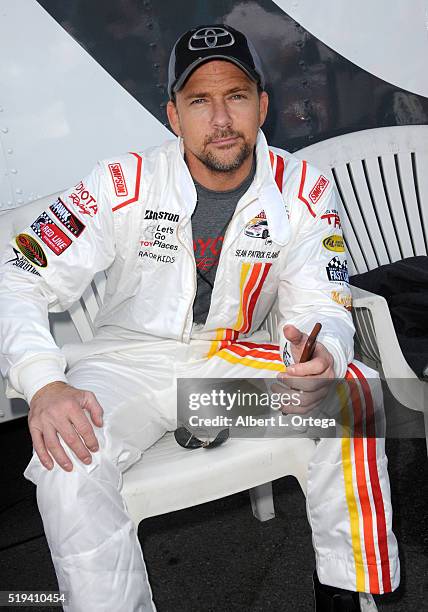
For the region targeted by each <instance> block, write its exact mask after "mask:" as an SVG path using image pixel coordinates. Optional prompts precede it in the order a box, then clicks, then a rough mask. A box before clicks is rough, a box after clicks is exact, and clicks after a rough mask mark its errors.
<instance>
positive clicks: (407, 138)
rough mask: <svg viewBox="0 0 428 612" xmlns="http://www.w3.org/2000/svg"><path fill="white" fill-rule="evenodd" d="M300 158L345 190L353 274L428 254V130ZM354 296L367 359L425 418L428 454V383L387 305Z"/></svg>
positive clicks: (321, 149) (364, 136) (366, 138)
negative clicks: (408, 356)
mask: <svg viewBox="0 0 428 612" xmlns="http://www.w3.org/2000/svg"><path fill="white" fill-rule="evenodd" d="M296 155H297V156H298V157H300V158H301V159H306V160H308V161H309V162H312V163H313V164H315V165H316V166H318V167H320V168H322V169H325V170H327V171H329V173H330V176H331V178H333V180H334V182H335V184H336V186H337V188H338V191H339V195H340V198H341V203H342V211H341V218H342V226H343V231H344V235H345V241H346V245H347V249H348V253H349V259H350V261H348V264H349V271H350V274H357V273H362V272H366V271H367V270H372V269H373V268H376V267H378V266H380V265H383V264H388V263H392V262H394V261H397V260H400V259H403V258H405V257H413V256H415V255H426V254H427V241H428V126H427V125H406V126H395V127H384V128H376V129H370V130H363V131H361V132H353V133H351V134H345V135H343V136H337V137H335V138H330V139H328V140H324V141H322V142H319V143H316V144H314V145H311V146H310V147H306V148H304V149H301V150H300V151H298V152H297V153H296ZM352 293H353V306H354V309H353V310H354V321H355V325H356V329H357V334H356V342H357V346H358V349H359V352H360V353H361V357H362V360H363V361H365V362H366V363H367V364H368V365H374V367H375V368H376V369H379V370H380V371H381V372H383V375H384V377H385V379H386V381H387V384H388V387H389V389H390V391H391V393H392V395H393V396H394V397H395V398H396V399H397V400H398V401H399V402H400V404H402V405H404V406H406V407H408V408H411V409H412V410H419V411H421V412H424V414H425V435H426V440H427V448H428V407H426V406H424V394H426V393H427V391H428V387H427V383H425V382H423V381H421V380H419V379H418V378H417V376H416V375H415V373H414V372H413V370H412V369H411V368H410V366H409V365H408V363H407V361H406V360H405V358H404V356H403V353H402V351H401V349H400V346H399V343H398V340H397V336H396V333H395V330H394V326H393V323H392V319H391V315H390V312H389V309H388V305H387V302H386V300H385V299H384V298H383V297H381V296H378V295H375V294H373V293H369V292H368V291H363V290H361V289H358V288H356V287H353V290H352ZM425 373H426V375H428V367H427V369H426V372H425Z"/></svg>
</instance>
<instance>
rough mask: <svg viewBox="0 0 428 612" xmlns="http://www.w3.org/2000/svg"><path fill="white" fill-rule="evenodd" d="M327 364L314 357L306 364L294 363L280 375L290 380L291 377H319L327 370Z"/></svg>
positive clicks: (323, 360) (321, 359) (320, 358)
mask: <svg viewBox="0 0 428 612" xmlns="http://www.w3.org/2000/svg"><path fill="white" fill-rule="evenodd" d="M329 365H330V364H329V363H328V362H327V361H326V360H325V359H323V358H322V357H314V358H313V359H311V360H310V361H306V363H294V364H293V365H290V366H288V367H287V370H286V371H285V372H283V373H282V375H283V376H284V378H292V377H293V376H321V375H322V374H324V372H326V371H327V370H328V368H329Z"/></svg>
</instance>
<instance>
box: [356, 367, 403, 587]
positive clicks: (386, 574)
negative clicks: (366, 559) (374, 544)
mask: <svg viewBox="0 0 428 612" xmlns="http://www.w3.org/2000/svg"><path fill="white" fill-rule="evenodd" d="M348 367H349V369H350V370H351V371H352V372H353V373H354V374H355V375H356V376H357V377H358V380H359V382H360V384H361V387H362V390H363V393H364V400H365V404H366V415H367V428H366V432H367V459H368V464H369V474H370V482H371V485H372V494H373V500H374V505H375V508H376V524H377V534H378V545H379V553H380V562H381V568H382V582H383V592H384V593H388V592H390V591H391V590H392V589H391V569H390V564H389V554H388V541H387V535H386V519H385V508H384V505H383V497H382V489H381V487H380V482H379V474H378V471H377V457H376V438H375V437H373V436H374V435H375V421H374V409H373V398H372V394H371V392H370V386H369V384H368V382H367V381H366V379H365V377H364V375H363V373H362V372H361V370H359V369H358V368H357V367H356V365H355V364H353V363H351V364H350V365H349V366H348ZM369 436H370V437H369Z"/></svg>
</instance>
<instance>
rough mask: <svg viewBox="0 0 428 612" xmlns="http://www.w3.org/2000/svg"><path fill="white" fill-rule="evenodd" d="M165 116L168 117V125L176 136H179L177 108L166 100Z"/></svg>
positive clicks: (170, 101)
mask: <svg viewBox="0 0 428 612" xmlns="http://www.w3.org/2000/svg"><path fill="white" fill-rule="evenodd" d="M166 114H167V116H168V121H169V125H170V126H171V128H172V131H173V132H174V134H175V135H176V136H181V135H182V134H181V127H180V119H179V118H178V112H177V106H176V105H175V104H174V102H173V101H172V100H168V103H167V105H166Z"/></svg>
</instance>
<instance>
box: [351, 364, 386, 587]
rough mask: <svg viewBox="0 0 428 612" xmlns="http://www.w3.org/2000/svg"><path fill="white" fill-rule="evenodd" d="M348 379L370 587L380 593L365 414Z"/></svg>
mask: <svg viewBox="0 0 428 612" xmlns="http://www.w3.org/2000/svg"><path fill="white" fill-rule="evenodd" d="M346 379H347V380H348V384H349V388H350V392H351V398H352V406H353V413H354V428H355V438H354V439H353V440H354V457H355V474H356V480H357V489H358V496H359V500H360V506H361V511H362V515H363V516H362V521H363V531H364V545H365V551H366V558H367V568H368V574H369V587H370V593H379V577H378V573H377V564H376V553H375V545H374V538H373V517H372V509H371V506H370V499H369V494H368V489H367V479H366V472H365V469H364V465H365V464H364V438H362V437H361V435H362V434H363V431H362V423H363V420H364V413H363V408H362V405H361V400H360V394H359V392H358V386H357V382H356V381H355V380H354V378H353V376H352V374H350V373H349V372H347V373H346Z"/></svg>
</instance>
